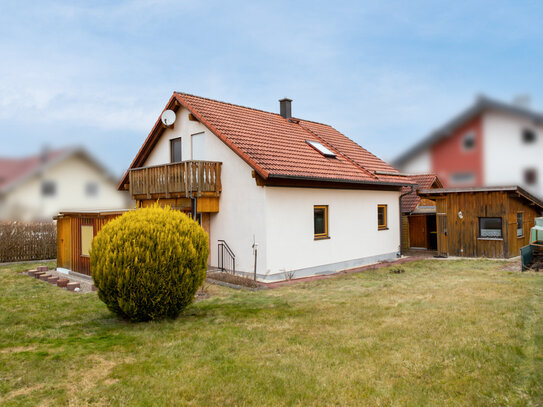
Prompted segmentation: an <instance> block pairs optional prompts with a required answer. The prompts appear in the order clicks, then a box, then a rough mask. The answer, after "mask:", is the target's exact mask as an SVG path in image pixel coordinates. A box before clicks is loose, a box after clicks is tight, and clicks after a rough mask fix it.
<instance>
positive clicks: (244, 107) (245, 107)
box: [174, 91, 303, 120]
mask: <svg viewBox="0 0 543 407" xmlns="http://www.w3.org/2000/svg"><path fill="white" fill-rule="evenodd" d="M174 93H177V94H178V95H181V96H192V97H195V98H199V99H205V100H211V101H212V102H217V103H222V104H224V105H230V106H235V107H241V108H243V109H249V110H254V111H257V112H261V113H268V114H272V115H274V116H279V117H283V116H281V115H280V114H279V113H274V112H269V111H267V110H263V109H257V108H254V107H250V106H245V105H239V104H236V103H230V102H225V101H223V100H219V99H213V98H208V97H205V96H199V95H194V94H192V93H185V92H178V91H175V92H174ZM301 120H303V119H301Z"/></svg>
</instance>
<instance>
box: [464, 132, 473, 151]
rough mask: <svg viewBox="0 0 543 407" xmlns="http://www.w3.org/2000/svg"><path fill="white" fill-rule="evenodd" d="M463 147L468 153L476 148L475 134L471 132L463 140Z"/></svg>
mask: <svg viewBox="0 0 543 407" xmlns="http://www.w3.org/2000/svg"><path fill="white" fill-rule="evenodd" d="M462 147H463V148H464V150H466V151H471V150H473V149H474V148H475V132H473V131H470V132H468V133H466V134H465V135H464V137H463V138H462Z"/></svg>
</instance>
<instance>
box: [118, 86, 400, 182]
mask: <svg viewBox="0 0 543 407" xmlns="http://www.w3.org/2000/svg"><path fill="white" fill-rule="evenodd" d="M172 99H175V100H176V101H178V102H179V103H180V104H181V105H183V106H185V107H186V108H187V109H188V110H189V111H190V112H191V113H192V114H193V115H194V116H195V117H196V118H197V119H199V120H200V121H201V122H202V123H203V124H204V125H205V126H206V127H208V128H209V129H210V130H211V131H212V132H213V133H214V134H215V135H216V136H217V137H219V138H220V139H221V140H222V141H223V142H225V143H226V144H227V145H228V146H230V148H232V149H233V150H234V151H235V152H236V153H237V154H238V155H239V156H240V157H241V158H243V159H244V160H245V161H246V162H247V163H248V164H249V165H250V166H252V167H253V168H254V169H255V170H256V171H257V172H258V173H259V175H260V176H262V177H263V178H265V179H266V178H270V177H271V178H273V177H275V178H281V177H287V178H300V179H317V180H322V181H330V182H333V181H342V182H353V183H380V184H388V183H391V184H401V185H405V184H410V183H411V181H410V180H409V178H406V177H402V176H400V174H399V173H398V171H397V170H396V169H394V168H393V167H392V166H390V165H389V164H387V163H385V162H384V161H382V160H380V159H379V158H377V157H376V156H374V155H373V154H371V153H369V152H368V151H367V150H365V149H363V148H362V147H360V146H359V145H358V144H356V143H355V142H354V141H352V140H350V139H349V138H347V137H346V136H344V135H343V134H341V133H340V132H338V131H337V130H335V129H334V128H332V127H330V126H328V125H325V124H320V123H315V122H311V121H306V120H301V119H290V120H289V119H285V118H283V117H282V116H281V115H279V114H276V113H270V112H265V111H262V110H257V109H253V108H249V107H244V106H238V105H233V104H230V103H225V102H220V101H217V100H212V99H207V98H203V97H199V96H194V95H189V94H185V93H177V92H176V93H174V95H173V97H172ZM172 99H171V100H170V103H169V104H168V106H171V105H172ZM157 123H158V122H157ZM158 127H160V126H158ZM154 134H156V136H153V135H154ZM159 135H160V131H157V125H155V128H153V130H152V131H151V134H150V135H149V137H148V138H147V140H146V141H145V143H144V145H143V146H142V148H141V149H140V152H139V153H138V155H137V156H136V158H135V159H134V161H133V163H132V165H131V167H130V168H135V167H138V166H141V165H143V163H144V162H145V159H146V158H147V156H148V154H149V153H150V151H151V150H152V147H153V145H154V143H156V139H158V137H159ZM308 140H312V141H317V142H320V143H321V144H323V145H324V146H326V147H327V148H328V149H330V150H331V151H332V152H334V153H336V157H335V158H329V157H325V156H323V155H322V154H321V153H319V152H318V151H316V150H315V149H314V148H312V147H311V146H310V145H309V144H307V143H306V141H308ZM375 171H381V172H387V173H394V174H396V173H397V174H398V175H388V174H376V173H375ZM127 178H128V177H127V176H126V175H125V177H124V179H123V182H122V183H121V186H122V185H123V184H124V183H126V182H127V180H128V179H127Z"/></svg>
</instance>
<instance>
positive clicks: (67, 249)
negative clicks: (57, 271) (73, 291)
mask: <svg viewBox="0 0 543 407" xmlns="http://www.w3.org/2000/svg"><path fill="white" fill-rule="evenodd" d="M71 234H72V226H71V219H70V218H61V219H59V220H58V221H57V265H58V266H59V267H64V268H67V269H69V268H70V266H71V264H70V260H71Z"/></svg>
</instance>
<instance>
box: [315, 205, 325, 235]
mask: <svg viewBox="0 0 543 407" xmlns="http://www.w3.org/2000/svg"><path fill="white" fill-rule="evenodd" d="M313 226H314V232H313V233H314V236H315V239H327V238H328V205H315V206H314V207H313Z"/></svg>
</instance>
